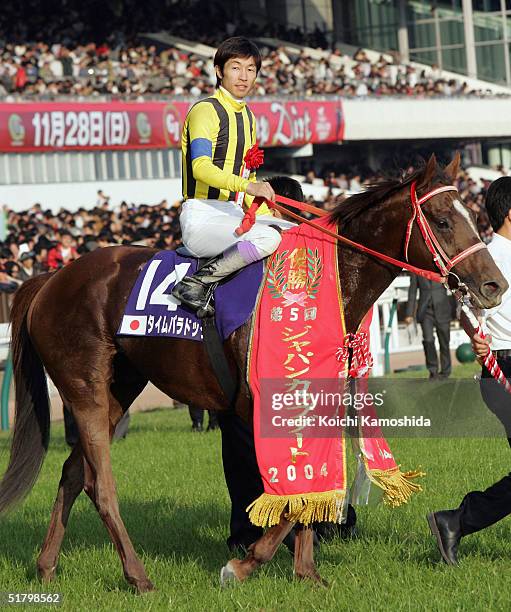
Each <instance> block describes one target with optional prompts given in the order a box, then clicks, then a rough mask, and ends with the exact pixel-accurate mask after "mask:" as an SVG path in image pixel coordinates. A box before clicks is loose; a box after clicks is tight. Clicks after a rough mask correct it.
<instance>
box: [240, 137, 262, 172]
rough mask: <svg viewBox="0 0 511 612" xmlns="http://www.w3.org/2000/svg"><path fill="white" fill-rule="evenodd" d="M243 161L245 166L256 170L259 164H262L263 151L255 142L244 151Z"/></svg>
mask: <svg viewBox="0 0 511 612" xmlns="http://www.w3.org/2000/svg"><path fill="white" fill-rule="evenodd" d="M243 161H244V162H245V167H246V168H249V169H250V170H257V168H259V166H262V164H263V162H264V151H263V150H262V149H260V148H259V147H258V145H257V142H256V144H255V145H252V146H251V147H250V149H249V150H248V151H247V152H246V153H245V158H244V160H243Z"/></svg>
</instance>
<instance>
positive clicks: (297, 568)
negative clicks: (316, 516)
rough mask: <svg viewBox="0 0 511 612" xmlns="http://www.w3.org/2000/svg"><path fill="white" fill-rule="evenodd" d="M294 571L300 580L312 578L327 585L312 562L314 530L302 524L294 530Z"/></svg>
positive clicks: (319, 583)
mask: <svg viewBox="0 0 511 612" xmlns="http://www.w3.org/2000/svg"><path fill="white" fill-rule="evenodd" d="M294 572H295V576H296V577H297V578H299V579H300V580H312V581H313V582H315V583H316V584H318V585H321V586H325V587H326V586H328V582H326V580H323V578H321V576H320V575H319V573H318V570H317V569H316V565H315V564H314V530H313V529H312V528H311V527H303V526H302V527H301V529H299V530H298V531H297V532H296V539H295V564H294Z"/></svg>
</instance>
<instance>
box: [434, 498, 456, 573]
mask: <svg viewBox="0 0 511 612" xmlns="http://www.w3.org/2000/svg"><path fill="white" fill-rule="evenodd" d="M427 518H428V523H429V528H430V529H431V533H432V534H433V535H434V536H435V538H436V542H437V544H438V548H439V550H440V554H441V555H442V559H443V560H444V561H445V562H446V563H447V564H448V565H458V559H457V554H458V545H459V543H460V540H461V536H462V533H461V528H460V511H459V510H441V511H440V512H431V514H428V517H427Z"/></svg>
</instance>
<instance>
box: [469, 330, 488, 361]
mask: <svg viewBox="0 0 511 612" xmlns="http://www.w3.org/2000/svg"><path fill="white" fill-rule="evenodd" d="M490 342H491V336H486V338H481V336H480V335H479V334H474V335H473V336H472V350H473V351H474V353H475V354H476V355H477V357H478V358H484V357H486V355H487V354H488V351H489V350H490ZM478 361H479V359H478ZM479 363H481V361H479Z"/></svg>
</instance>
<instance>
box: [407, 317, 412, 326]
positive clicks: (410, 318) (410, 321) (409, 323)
mask: <svg viewBox="0 0 511 612" xmlns="http://www.w3.org/2000/svg"><path fill="white" fill-rule="evenodd" d="M412 323H413V317H405V324H406V325H411V324H412Z"/></svg>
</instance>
